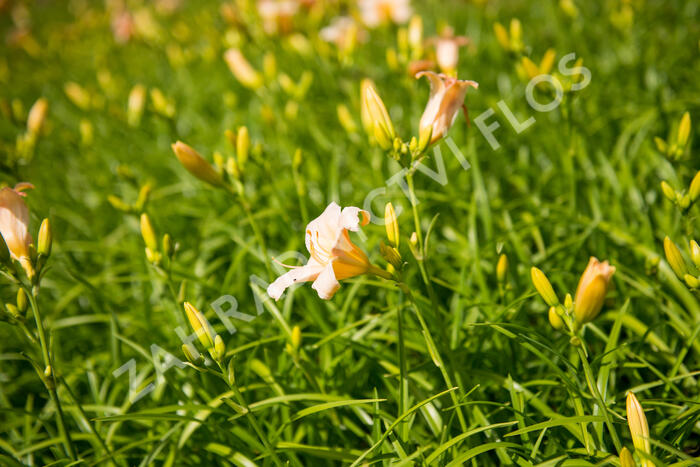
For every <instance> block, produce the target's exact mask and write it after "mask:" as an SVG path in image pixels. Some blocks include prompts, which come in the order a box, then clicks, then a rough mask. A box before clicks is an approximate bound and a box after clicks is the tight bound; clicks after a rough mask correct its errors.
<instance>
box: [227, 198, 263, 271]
mask: <svg viewBox="0 0 700 467" xmlns="http://www.w3.org/2000/svg"><path fill="white" fill-rule="evenodd" d="M226 187H227V191H228V192H229V193H231V194H232V195H234V196H237V197H238V200H239V201H240V203H241V205H242V206H243V210H244V211H245V215H246V218H247V219H248V223H249V224H250V228H251V229H253V235H254V236H255V240H256V241H257V242H258V246H259V247H260V251H261V253H262V256H263V263H265V269H267V275H268V279H269V280H272V278H273V277H274V273H273V272H272V268H271V267H270V262H269V261H268V260H269V255H268V253H267V245H266V244H265V238H264V237H263V236H262V233H261V231H260V228H259V227H258V224H257V222H256V221H255V217H253V211H252V209H251V207H250V203H249V202H248V198H247V197H246V196H245V193H244V192H243V190H241V192H239V193H237V192H236V191H235V190H234V189H233V188H232V187H231V186H230V185H226Z"/></svg>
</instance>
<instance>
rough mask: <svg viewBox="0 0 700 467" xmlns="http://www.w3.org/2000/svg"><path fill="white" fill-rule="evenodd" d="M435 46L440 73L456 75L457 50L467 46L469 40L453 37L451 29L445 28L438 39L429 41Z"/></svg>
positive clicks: (462, 37) (434, 38)
mask: <svg viewBox="0 0 700 467" xmlns="http://www.w3.org/2000/svg"><path fill="white" fill-rule="evenodd" d="M429 42H431V43H433V44H435V56H436V58H437V63H438V66H439V67H440V71H442V72H443V73H447V74H450V75H451V74H453V73H456V70H457V62H458V61H459V48H460V47H462V46H465V45H467V44H469V38H467V37H464V36H455V35H454V30H453V29H452V28H449V27H448V28H445V29H444V30H443V32H442V34H440V36H438V37H433V38H431V39H429Z"/></svg>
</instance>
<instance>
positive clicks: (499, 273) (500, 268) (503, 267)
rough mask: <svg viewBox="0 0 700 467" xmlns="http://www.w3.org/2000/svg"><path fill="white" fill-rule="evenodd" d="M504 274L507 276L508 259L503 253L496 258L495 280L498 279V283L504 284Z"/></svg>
mask: <svg viewBox="0 0 700 467" xmlns="http://www.w3.org/2000/svg"><path fill="white" fill-rule="evenodd" d="M506 274H508V257H507V256H506V254H505V253H503V254H501V256H499V257H498V263H497V264H496V279H498V282H501V283H503V282H505V281H506Z"/></svg>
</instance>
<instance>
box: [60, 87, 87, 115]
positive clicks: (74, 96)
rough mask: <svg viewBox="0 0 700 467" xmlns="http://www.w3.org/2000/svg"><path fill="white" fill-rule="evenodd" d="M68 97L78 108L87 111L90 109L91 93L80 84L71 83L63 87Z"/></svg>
mask: <svg viewBox="0 0 700 467" xmlns="http://www.w3.org/2000/svg"><path fill="white" fill-rule="evenodd" d="M63 91H64V92H65V93H66V97H68V99H69V100H70V101H71V102H72V103H73V104H75V106H76V107H78V108H80V109H82V110H87V109H88V108H89V107H90V93H88V92H87V91H86V90H85V89H84V88H83V87H82V86H80V85H79V84H78V83H74V82H69V83H66V84H65V86H63Z"/></svg>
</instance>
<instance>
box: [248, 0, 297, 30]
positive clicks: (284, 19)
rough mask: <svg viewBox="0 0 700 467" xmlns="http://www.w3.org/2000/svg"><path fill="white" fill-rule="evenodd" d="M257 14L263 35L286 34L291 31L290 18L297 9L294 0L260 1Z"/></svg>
mask: <svg viewBox="0 0 700 467" xmlns="http://www.w3.org/2000/svg"><path fill="white" fill-rule="evenodd" d="M257 7H258V14H259V15H260V18H261V19H262V23H263V29H264V30H265V33H267V34H270V35H274V34H286V33H289V32H290V31H291V30H292V18H293V17H294V15H295V14H296V12H297V10H298V9H299V2H298V1H295V0H260V1H258V4H257Z"/></svg>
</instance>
